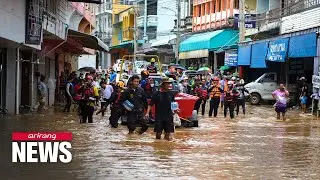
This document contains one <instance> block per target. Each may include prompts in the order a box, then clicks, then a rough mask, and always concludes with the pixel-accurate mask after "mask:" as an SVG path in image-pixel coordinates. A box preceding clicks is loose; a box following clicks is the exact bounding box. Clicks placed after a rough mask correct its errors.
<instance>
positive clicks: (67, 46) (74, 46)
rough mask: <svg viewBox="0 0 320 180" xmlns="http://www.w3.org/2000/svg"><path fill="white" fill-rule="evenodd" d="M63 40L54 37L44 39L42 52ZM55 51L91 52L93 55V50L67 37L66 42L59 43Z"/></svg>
mask: <svg viewBox="0 0 320 180" xmlns="http://www.w3.org/2000/svg"><path fill="white" fill-rule="evenodd" d="M62 42H64V40H56V39H44V40H43V45H44V48H43V50H44V51H45V52H43V53H44V54H45V53H47V52H49V51H50V50H52V49H53V48H55V47H57V46H58V45H59V44H61V43H62ZM56 51H57V52H61V53H63V52H66V53H70V54H91V55H94V54H95V53H94V51H91V50H88V49H87V48H84V47H83V46H82V44H79V43H77V42H76V41H75V40H73V39H71V38H68V39H67V41H66V42H64V43H63V44H62V45H60V46H59V47H58V48H57V49H56Z"/></svg>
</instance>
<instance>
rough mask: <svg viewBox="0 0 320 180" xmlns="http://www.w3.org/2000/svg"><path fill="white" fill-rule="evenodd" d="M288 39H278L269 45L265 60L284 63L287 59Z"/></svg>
mask: <svg viewBox="0 0 320 180" xmlns="http://www.w3.org/2000/svg"><path fill="white" fill-rule="evenodd" d="M288 43H289V38H285V39H278V40H275V41H271V42H270V43H269V48H268V53H267V58H266V60H268V61H274V62H284V61H285V60H286V57H287V52H288Z"/></svg>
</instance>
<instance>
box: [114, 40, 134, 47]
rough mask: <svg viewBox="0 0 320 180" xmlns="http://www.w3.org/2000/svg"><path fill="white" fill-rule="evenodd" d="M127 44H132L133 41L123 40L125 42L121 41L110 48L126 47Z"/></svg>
mask: <svg viewBox="0 0 320 180" xmlns="http://www.w3.org/2000/svg"><path fill="white" fill-rule="evenodd" d="M129 46H133V41H125V42H122V43H120V44H118V45H115V46H111V49H117V48H127V47H129Z"/></svg>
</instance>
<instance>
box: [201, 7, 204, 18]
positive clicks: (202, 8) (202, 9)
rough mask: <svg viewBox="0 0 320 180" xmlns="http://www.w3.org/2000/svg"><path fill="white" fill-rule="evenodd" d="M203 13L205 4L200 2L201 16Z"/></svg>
mask: <svg viewBox="0 0 320 180" xmlns="http://www.w3.org/2000/svg"><path fill="white" fill-rule="evenodd" d="M204 15H205V4H201V16H204Z"/></svg>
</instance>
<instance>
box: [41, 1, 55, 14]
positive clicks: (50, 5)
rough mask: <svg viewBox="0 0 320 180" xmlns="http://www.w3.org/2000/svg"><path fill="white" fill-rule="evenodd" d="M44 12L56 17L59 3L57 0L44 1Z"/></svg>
mask: <svg viewBox="0 0 320 180" xmlns="http://www.w3.org/2000/svg"><path fill="white" fill-rule="evenodd" d="M43 8H44V11H45V12H47V13H50V14H52V15H55V14H56V13H57V2H56V0H43Z"/></svg>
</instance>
